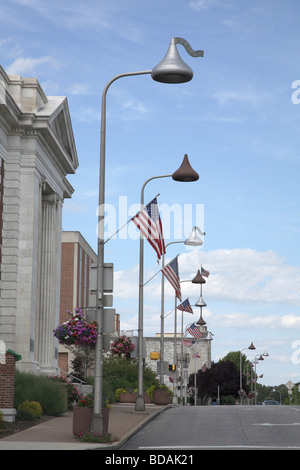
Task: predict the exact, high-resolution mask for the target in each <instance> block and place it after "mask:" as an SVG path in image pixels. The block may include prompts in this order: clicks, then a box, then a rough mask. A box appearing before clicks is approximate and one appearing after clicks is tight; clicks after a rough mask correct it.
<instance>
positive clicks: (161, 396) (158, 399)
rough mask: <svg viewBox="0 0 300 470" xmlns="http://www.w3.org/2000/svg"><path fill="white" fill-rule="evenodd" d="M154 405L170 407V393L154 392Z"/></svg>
mask: <svg viewBox="0 0 300 470" xmlns="http://www.w3.org/2000/svg"><path fill="white" fill-rule="evenodd" d="M153 403H154V404H155V405H169V404H170V403H171V397H170V394H169V392H167V391H166V390H154V392H153Z"/></svg>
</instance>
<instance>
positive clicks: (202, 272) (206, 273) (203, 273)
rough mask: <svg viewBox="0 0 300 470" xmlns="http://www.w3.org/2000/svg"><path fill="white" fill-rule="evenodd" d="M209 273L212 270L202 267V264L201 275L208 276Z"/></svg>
mask: <svg viewBox="0 0 300 470" xmlns="http://www.w3.org/2000/svg"><path fill="white" fill-rule="evenodd" d="M209 274H210V272H209V271H207V270H206V269H204V268H202V266H201V276H204V277H208V276H209Z"/></svg>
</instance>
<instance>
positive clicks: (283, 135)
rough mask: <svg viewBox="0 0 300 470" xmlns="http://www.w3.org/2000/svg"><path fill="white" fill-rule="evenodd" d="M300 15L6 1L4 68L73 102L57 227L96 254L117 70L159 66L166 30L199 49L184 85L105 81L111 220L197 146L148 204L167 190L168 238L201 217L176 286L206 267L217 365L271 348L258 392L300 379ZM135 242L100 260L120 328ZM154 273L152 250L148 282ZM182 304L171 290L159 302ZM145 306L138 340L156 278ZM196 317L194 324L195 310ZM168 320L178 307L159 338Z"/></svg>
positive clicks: (223, 1)
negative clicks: (72, 147)
mask: <svg viewBox="0 0 300 470" xmlns="http://www.w3.org/2000/svg"><path fill="white" fill-rule="evenodd" d="M299 14H300V5H299V4H298V2H296V1H293V0H286V1H284V2H283V1H279V0H260V1H256V0H254V1H252V2H241V1H238V0H194V1H193V0H191V1H189V0H186V1H182V0H180V1H179V0H172V1H171V0H164V1H161V0H160V1H157V0H152V1H151V2H146V1H142V0H127V1H124V0H110V1H109V2H107V1H102V0H97V1H96V0H85V1H84V2H82V1H79V0H72V1H65V2H61V1H58V0H52V2H51V3H49V2H48V1H46V0H7V1H6V2H2V4H1V6H0V64H1V65H2V67H3V68H4V69H5V70H6V72H7V73H17V74H21V75H22V76H23V77H36V78H38V80H39V81H40V83H41V85H42V87H43V89H44V91H45V93H46V94H47V95H48V96H67V98H68V103H69V108H70V114H71V119H72V125H73V131H74V136H75V142H76V146H77V152H78V158H79V168H78V170H77V172H76V174H75V175H71V176H69V178H68V179H69V181H70V182H71V184H72V185H73V187H74V189H75V192H74V196H73V198H72V199H71V200H67V201H65V204H64V213H63V229H64V230H78V231H80V232H81V233H82V235H83V236H84V237H85V238H86V240H87V241H88V243H89V244H90V245H91V246H92V248H94V250H96V246H97V235H96V225H97V216H96V211H97V204H98V180H99V176H98V173H99V145H100V132H99V131H100V108H101V95H102V91H103V88H104V86H105V85H106V83H107V82H108V81H109V80H110V79H111V78H112V77H114V76H115V75H118V74H120V73H125V72H135V71H140V70H151V69H152V68H153V67H154V66H155V65H156V64H157V63H158V62H160V60H161V59H162V58H163V56H164V55H165V53H166V51H167V49H168V45H169V42H170V39H171V38H172V37H177V36H179V37H183V38H185V39H186V40H187V41H189V43H190V45H191V46H192V47H193V48H194V49H202V50H204V57H203V58H201V57H200V58H193V57H190V56H189V55H188V54H187V53H186V51H185V49H184V48H183V47H182V46H181V45H178V51H179V53H180V55H181V57H182V59H183V60H184V61H185V62H186V63H187V64H188V65H189V66H190V67H191V68H192V69H193V71H194V78H193V80H192V81H191V82H189V83H186V84H181V85H166V84H159V83H157V82H154V81H153V80H151V78H150V76H149V75H145V76H138V77H127V78H122V79H120V80H117V81H116V82H115V83H114V84H113V85H112V86H111V87H110V89H109V92H108V98H107V150H106V202H107V204H109V205H110V207H111V209H112V210H115V211H116V216H117V218H118V221H119V220H121V221H123V220H126V217H127V215H128V216H130V215H133V213H130V211H131V210H133V208H134V207H135V205H136V204H138V202H139V200H140V190H141V187H142V185H143V183H144V182H145V181H146V180H147V179H148V178H150V177H152V176H157V175H164V174H170V173H173V172H174V171H175V170H176V169H177V168H178V167H179V165H180V164H181V161H182V159H183V156H184V154H188V157H189V160H190V162H191V164H192V166H193V167H194V169H195V170H196V171H197V172H198V173H199V175H200V179H199V181H198V182H196V183H192V184H188V183H175V182H173V181H172V180H171V179H170V178H166V179H158V180H153V181H152V182H151V183H149V184H148V185H147V186H146V190H145V201H149V200H150V199H152V198H153V197H154V196H155V195H156V194H158V193H160V196H159V197H158V202H159V205H160V207H163V206H164V205H165V206H166V205H168V206H169V207H173V208H174V207H176V210H177V212H176V217H175V219H174V220H175V222H174V223H173V222H172V221H171V223H170V229H169V219H168V220H167V218H168V216H167V215H166V213H165V212H163V211H162V220H163V224H164V226H168V230H167V232H168V233H167V235H166V234H165V236H166V243H169V242H171V241H175V240H177V241H179V240H182V239H184V238H185V237H186V236H188V235H189V233H187V232H189V231H191V228H192V226H193V225H195V224H196V221H195V218H196V219H197V222H199V221H200V222H199V223H201V224H203V226H202V227H201V229H202V230H205V232H206V236H205V237H204V245H203V247H202V248H201V249H196V250H195V249H194V250H190V249H189V250H188V249H186V248H185V246H184V245H183V244H176V245H174V246H170V247H168V249H167V250H168V251H167V259H168V260H170V259H172V258H173V257H174V256H176V255H177V254H179V255H180V256H179V271H180V278H181V279H182V280H186V279H192V278H193V277H194V276H195V275H196V272H197V270H198V268H199V267H200V266H201V264H202V265H203V266H204V267H205V269H207V270H209V271H210V273H211V274H210V277H209V278H208V280H207V282H206V284H205V285H204V286H203V298H204V300H205V302H206V303H207V307H206V308H205V309H203V318H204V319H205V321H206V323H207V327H208V330H209V331H211V332H213V333H214V339H213V342H212V356H213V360H218V359H219V358H220V357H223V356H224V355H225V354H226V353H227V352H229V351H234V350H235V351H236V350H241V349H244V348H247V346H248V345H250V343H251V342H252V341H253V343H254V344H255V346H256V351H255V354H260V353H262V352H264V351H265V350H267V351H268V353H269V357H268V358H267V359H266V360H265V361H264V362H263V363H259V365H258V366H257V371H258V372H259V373H260V374H261V373H263V374H264V377H263V379H262V381H261V382H262V383H263V384H265V385H278V384H280V383H286V382H287V381H288V380H293V381H294V382H296V381H299V380H300V366H299V362H300V359H299V358H298V349H299V345H298V342H299V343H300V331H299V328H300V312H299V304H300V293H299V292H300V289H299V287H300V256H299V235H300V224H299V215H300V210H299V169H300V168H299V167H300V151H299V143H300V137H299V130H300V104H299V103H298V101H299V97H300V92H299V93H298V91H297V90H298V89H299V90H300V81H299V83H298V82H297V81H298V80H300V65H299V64H300V60H299V59H300V49H299V38H300V32H299ZM178 205H179V206H178ZM124 208H125V209H124ZM180 210H181V211H182V212H181V213H182V215H183V222H182V223H179V220H180V218H179V219H178V217H179V216H178V214H179V215H180ZM178 211H179V212H178ZM116 225H117V226H118V223H117V224H116ZM137 237H138V233H137V231H136V229H134V227H132V226H131V227H130V226H126V228H125V229H124V231H122V232H120V234H119V235H118V236H117V237H116V238H115V239H112V240H111V241H110V242H108V243H107V245H106V251H105V261H106V262H113V263H114V269H115V293H114V306H115V307H116V309H117V311H118V313H120V315H121V327H122V328H123V329H124V330H128V329H133V330H134V329H137V308H138V303H137V287H138V278H137V275H138V269H137V266H138V260H139V244H138V239H137ZM157 270H158V266H157V263H156V256H155V253H154V251H153V249H152V248H151V247H150V245H149V246H146V247H145V279H149V278H150V277H151V275H152V274H154V273H155V272H157ZM182 290H183V297H184V298H185V297H189V298H190V302H191V303H193V302H194V301H196V300H197V299H198V297H199V291H198V287H197V286H196V287H195V286H193V285H192V284H190V283H184V284H183V285H182ZM173 304H174V293H173V291H172V289H171V288H169V287H168V286H167V289H166V305H165V311H166V312H167V311H169V310H171V309H172V308H173ZM144 311H145V319H144V332H145V335H147V336H150V335H154V334H155V333H156V332H159V331H160V320H159V315H160V282H159V276H157V277H155V278H154V279H153V280H152V281H150V282H149V284H147V286H146V288H145V307H144ZM194 311H195V315H194V316H191V315H189V314H186V315H185V316H184V323H185V324H187V323H190V322H191V321H193V319H196V320H197V319H198V316H199V312H197V309H195V310H194ZM173 322H174V319H173V314H171V315H169V316H168V317H167V319H166V326H165V329H166V331H173ZM178 328H179V329H180V315H179V321H178ZM245 352H246V351H244V353H245ZM299 356H300V355H299ZM247 357H248V358H253V357H254V354H253V353H251V354H250V352H249V354H247Z"/></svg>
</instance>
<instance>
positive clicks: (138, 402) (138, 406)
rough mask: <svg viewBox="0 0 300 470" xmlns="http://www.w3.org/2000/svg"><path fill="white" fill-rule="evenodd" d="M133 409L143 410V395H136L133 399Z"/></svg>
mask: <svg viewBox="0 0 300 470" xmlns="http://www.w3.org/2000/svg"><path fill="white" fill-rule="evenodd" d="M135 411H145V399H144V397H143V395H138V396H137V397H136V400H135Z"/></svg>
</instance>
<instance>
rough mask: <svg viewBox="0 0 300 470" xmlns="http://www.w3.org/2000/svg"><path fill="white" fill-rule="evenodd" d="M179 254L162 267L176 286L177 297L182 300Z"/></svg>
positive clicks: (171, 282)
mask: <svg viewBox="0 0 300 470" xmlns="http://www.w3.org/2000/svg"><path fill="white" fill-rule="evenodd" d="M177 258H178V256H176V258H174V259H173V260H172V261H170V263H169V264H167V266H165V267H164V268H163V269H162V272H163V274H164V275H165V276H166V278H167V279H168V281H169V282H170V284H171V285H172V286H173V287H174V289H175V295H176V297H177V299H179V300H180V302H182V297H181V287H180V279H179V272H178V259H177Z"/></svg>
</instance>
